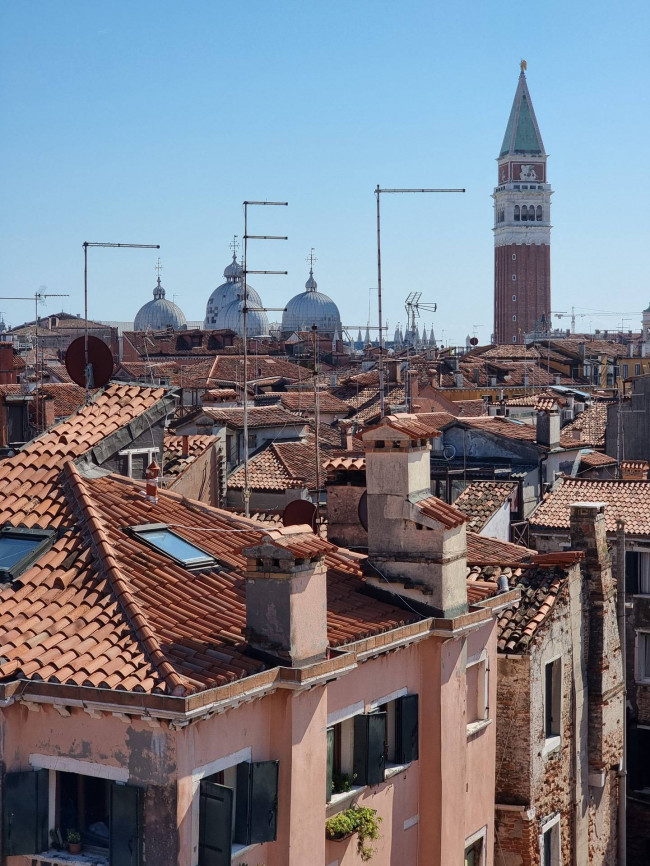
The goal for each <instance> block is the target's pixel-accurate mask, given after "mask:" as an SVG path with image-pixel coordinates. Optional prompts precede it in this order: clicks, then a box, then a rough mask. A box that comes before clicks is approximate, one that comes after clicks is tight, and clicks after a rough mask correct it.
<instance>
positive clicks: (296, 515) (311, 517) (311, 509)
mask: <svg viewBox="0 0 650 866" xmlns="http://www.w3.org/2000/svg"><path fill="white" fill-rule="evenodd" d="M317 514H318V509H317V508H316V506H315V505H314V503H313V502H309V500H308V499H294V500H293V502H290V503H289V504H288V505H287V507H286V508H285V509H284V511H283V512H282V525H283V526H302V525H303V524H305V523H306V524H307V526H311V528H312V532H316V516H317Z"/></svg>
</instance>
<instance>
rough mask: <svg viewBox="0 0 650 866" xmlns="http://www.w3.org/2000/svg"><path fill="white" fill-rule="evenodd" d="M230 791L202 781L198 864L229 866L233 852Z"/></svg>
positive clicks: (204, 780)
mask: <svg viewBox="0 0 650 866" xmlns="http://www.w3.org/2000/svg"><path fill="white" fill-rule="evenodd" d="M233 795H234V791H233V789H232V788H227V787H226V786H225V785H218V784H217V783H216V782H211V781H210V780H209V779H203V780H202V781H201V787H200V794H199V796H200V801H199V864H200V866H230V860H231V848H232V809H233Z"/></svg>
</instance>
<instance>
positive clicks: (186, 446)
mask: <svg viewBox="0 0 650 866" xmlns="http://www.w3.org/2000/svg"><path fill="white" fill-rule="evenodd" d="M181 443H182V445H181V456H183V457H189V456H190V437H189V435H188V434H187V433H184V434H183V436H182V439H181Z"/></svg>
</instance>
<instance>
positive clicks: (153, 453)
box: [117, 447, 160, 481]
mask: <svg viewBox="0 0 650 866" xmlns="http://www.w3.org/2000/svg"><path fill="white" fill-rule="evenodd" d="M136 454H147V455H148V456H147V466H149V464H150V463H151V462H152V461H153V460H155V459H156V457H160V448H153V447H152V448H125V449H124V450H123V451H118V454H117V456H118V457H126V460H127V464H126V466H127V475H126V477H127V478H133V457H134V455H136ZM147 466H145V469H146V468H147ZM135 480H136V481H142V480H143V479H142V478H136V479H135Z"/></svg>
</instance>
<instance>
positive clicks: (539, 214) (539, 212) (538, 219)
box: [537, 204, 542, 223]
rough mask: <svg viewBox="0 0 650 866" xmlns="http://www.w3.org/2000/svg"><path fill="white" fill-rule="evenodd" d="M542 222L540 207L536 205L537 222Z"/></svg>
mask: <svg viewBox="0 0 650 866" xmlns="http://www.w3.org/2000/svg"><path fill="white" fill-rule="evenodd" d="M541 221H542V206H541V204H538V205H537V222H538V223H541Z"/></svg>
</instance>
